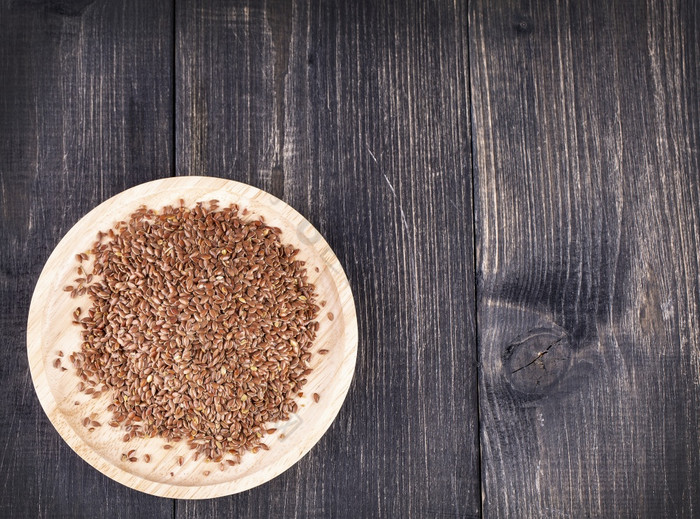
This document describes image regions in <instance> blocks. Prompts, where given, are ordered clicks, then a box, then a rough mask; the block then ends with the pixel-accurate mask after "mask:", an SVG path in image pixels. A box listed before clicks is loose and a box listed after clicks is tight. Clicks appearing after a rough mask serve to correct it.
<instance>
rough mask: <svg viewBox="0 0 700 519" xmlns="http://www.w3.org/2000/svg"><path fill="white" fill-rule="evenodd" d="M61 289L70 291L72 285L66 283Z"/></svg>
mask: <svg viewBox="0 0 700 519" xmlns="http://www.w3.org/2000/svg"><path fill="white" fill-rule="evenodd" d="M63 290H64V291H65V292H72V291H73V287H72V286H71V285H66V286H65V287H63Z"/></svg>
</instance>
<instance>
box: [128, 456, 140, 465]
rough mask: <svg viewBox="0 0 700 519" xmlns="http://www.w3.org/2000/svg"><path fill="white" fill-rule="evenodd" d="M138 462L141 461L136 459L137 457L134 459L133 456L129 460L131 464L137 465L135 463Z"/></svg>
mask: <svg viewBox="0 0 700 519" xmlns="http://www.w3.org/2000/svg"><path fill="white" fill-rule="evenodd" d="M138 460H139V459H138V458H136V457H134V456H132V457H130V458H129V461H130V462H131V463H135V462H137V461H138Z"/></svg>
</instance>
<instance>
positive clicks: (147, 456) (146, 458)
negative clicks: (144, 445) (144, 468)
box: [143, 454, 151, 463]
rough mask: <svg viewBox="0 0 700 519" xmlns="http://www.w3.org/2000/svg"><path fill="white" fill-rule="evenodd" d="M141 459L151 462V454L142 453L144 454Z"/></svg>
mask: <svg viewBox="0 0 700 519" xmlns="http://www.w3.org/2000/svg"><path fill="white" fill-rule="evenodd" d="M143 461H145V462H146V463H150V462H151V455H150V454H144V455H143Z"/></svg>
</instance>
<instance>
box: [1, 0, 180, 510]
mask: <svg viewBox="0 0 700 519" xmlns="http://www.w3.org/2000/svg"><path fill="white" fill-rule="evenodd" d="M172 23H173V19H172V10H171V9H170V6H169V4H167V3H166V4H156V3H146V2H141V0H134V1H128V2H111V1H98V2H94V3H91V2H31V3H30V2H6V1H5V2H2V3H1V4H0V215H1V216H2V219H1V223H0V244H1V246H0V332H1V336H2V339H3V342H2V348H0V394H1V395H2V399H1V403H0V517H3V518H13V519H14V518H23V517H27V518H39V517H47V518H62V517H90V518H94V517H124V518H133V517H153V518H159V517H171V516H172V512H173V504H172V502H171V501H168V500H160V499H157V498H154V497H151V496H148V495H146V494H141V493H138V492H134V491H131V490H129V489H128V488H126V487H123V486H122V485H120V484H118V483H116V482H114V481H112V480H110V479H109V478H107V477H105V476H102V475H101V474H100V473H99V472H97V471H96V470H94V469H93V468H92V467H90V466H89V465H88V464H86V463H85V462H84V461H82V460H81V459H80V458H79V457H78V455H77V454H75V453H74V452H73V451H72V450H71V449H70V448H69V447H68V446H67V445H66V444H65V443H64V442H63V440H61V438H60V437H59V436H58V434H57V433H56V431H55V430H54V428H53V426H52V425H51V424H50V422H49V421H48V419H47V418H46V415H45V414H44V412H43V411H42V409H41V406H40V405H39V401H38V400H37V398H36V396H35V394H34V387H33V385H32V380H31V377H30V375H29V367H28V365H27V349H26V348H27V347H26V343H25V339H26V333H25V331H26V319H27V312H28V310H29V301H30V298H31V295H32V290H33V288H34V285H35V283H36V280H37V278H38V277H39V273H40V272H41V269H42V267H43V264H44V262H45V261H46V259H47V258H48V256H49V254H50V253H51V250H52V249H53V247H54V246H55V245H56V244H57V243H58V241H59V240H60V238H61V237H62V236H63V234H65V232H66V231H68V229H70V227H71V226H72V225H73V224H74V223H75V222H76V221H77V220H78V219H79V218H80V217H81V216H82V215H83V214H85V213H86V212H87V211H89V210H90V209H91V208H92V207H94V206H95V205H97V204H98V203H99V202H101V201H102V200H104V199H106V198H108V197H110V196H112V195H114V194H116V193H118V192H119V191H122V190H123V189H125V188H128V187H131V186H133V185H135V184H139V183H141V182H144V181H147V180H152V179H154V178H157V177H159V176H161V175H163V174H165V175H168V174H169V173H170V170H171V162H172V160H171V157H172V138H171V136H172V134H173V126H172V122H173V117H172V102H173V101H172V92H171V88H170V87H171V84H172V77H171V68H172V67H171V63H172V48H173V46H172V29H171V27H172Z"/></svg>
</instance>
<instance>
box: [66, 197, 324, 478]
mask: <svg viewBox="0 0 700 519" xmlns="http://www.w3.org/2000/svg"><path fill="white" fill-rule="evenodd" d="M247 214H248V211H247V210H246V209H244V210H243V211H241V212H239V208H238V207H237V206H235V205H231V206H229V207H224V208H219V203H218V201H210V202H209V203H208V204H207V203H198V204H196V205H195V206H194V207H186V206H185V204H184V201H181V203H180V206H179V207H174V206H166V207H164V208H162V209H161V210H160V211H153V210H152V209H148V208H147V207H141V208H139V209H138V210H137V211H136V212H135V213H133V214H132V215H131V217H130V218H129V219H128V221H124V222H119V223H118V224H117V225H116V226H115V227H113V228H112V229H108V230H107V231H100V232H99V233H98V234H97V242H95V244H94V245H93V247H92V250H91V256H88V254H86V253H80V254H78V255H76V260H77V261H78V262H79V263H82V264H83V265H81V266H79V270H78V274H79V276H81V277H79V278H78V280H77V281H76V283H77V284H78V286H77V287H75V286H67V287H65V290H66V291H67V292H70V293H71V296H73V297H75V296H80V295H84V294H87V296H88V297H89V298H90V302H91V303H90V307H89V308H88V309H87V311H86V312H85V314H84V315H85V317H83V318H82V319H79V317H80V315H81V311H80V309H77V310H76V311H75V312H74V321H75V322H76V323H77V324H78V325H79V326H80V327H81V328H82V330H81V334H82V340H83V342H82V348H81V350H80V351H79V352H77V353H76V354H75V355H74V356H71V362H72V364H73V366H74V368H75V371H76V374H77V376H78V377H80V380H81V382H80V384H84V385H87V389H84V388H85V386H83V388H82V389H84V392H85V393H86V394H88V395H90V394H92V395H94V398H98V397H99V396H101V394H102V393H103V392H107V393H108V394H110V402H111V403H110V404H109V406H108V411H110V412H111V413H112V417H111V419H110V421H109V425H110V426H112V427H121V428H122V429H123V430H124V431H125V432H126V434H125V435H124V437H123V438H124V441H129V440H130V439H132V438H136V437H138V438H143V437H156V436H160V437H162V438H164V439H165V440H166V441H169V442H173V443H175V442H177V441H179V440H180V439H182V438H185V437H187V438H190V441H188V442H187V444H188V446H189V447H190V448H191V449H194V450H195V455H194V459H195V460H196V459H197V458H198V456H199V454H200V453H201V454H203V455H204V456H205V457H206V458H207V459H211V460H214V461H216V462H217V463H220V464H221V466H222V467H225V464H224V462H223V455H224V454H226V453H231V454H233V455H234V457H240V455H241V454H242V453H243V452H245V451H253V452H257V451H258V450H259V449H260V448H262V449H265V450H267V449H268V447H267V445H265V444H264V443H262V442H261V438H262V437H263V436H264V434H272V432H274V429H267V430H266V429H264V428H263V424H264V423H266V422H275V421H279V420H287V419H289V413H290V412H295V411H296V409H297V408H298V406H297V404H296V402H295V401H294V398H295V396H296V395H297V394H300V395H303V392H302V391H301V388H302V386H303V385H304V384H305V383H306V378H305V377H306V376H307V375H308V374H309V373H310V368H309V364H308V363H309V360H310V357H311V347H312V345H313V341H314V340H315V338H316V332H317V330H318V326H319V323H318V322H317V321H316V318H317V315H318V312H319V306H317V305H316V304H315V298H316V294H315V292H314V290H315V288H314V286H313V285H312V284H310V283H308V281H307V275H306V270H305V268H304V262H303V261H300V260H298V259H296V255H297V253H298V252H299V251H298V250H297V249H295V248H294V247H293V246H291V245H288V244H285V243H284V242H283V241H282V239H281V234H282V231H281V230H280V229H279V228H276V227H270V226H268V225H267V224H266V223H265V221H264V220H263V219H262V218H258V219H257V220H255V219H253V218H254V217H253V216H250V217H249V218H248V219H243V218H242V216H245V215H247ZM84 262H85V263H84ZM87 262H91V264H90V265H89V266H90V267H92V268H88V265H87ZM87 271H91V273H90V274H87ZM323 305H325V301H324V302H322V303H321V306H323ZM328 318H329V319H330V320H332V319H333V316H332V314H331V313H328ZM231 352H235V357H236V358H237V359H238V360H236V361H235V362H232V361H231V360H230V359H231ZM92 421H94V419H93V420H92ZM171 447H172V445H170V444H166V445H165V446H164V448H165V449H166V450H167V449H170V448H171ZM131 454H133V453H130V454H128V455H127V459H130V458H132V457H133V456H131ZM145 459H146V457H145V456H144V460H145ZM149 459H150V457H149ZM231 461H233V460H228V461H227V462H226V463H228V464H229V465H231V464H232V463H230V462H231ZM182 463H184V458H183V457H182V456H180V457H178V464H179V465H182ZM234 463H235V462H234ZM207 473H208V472H207Z"/></svg>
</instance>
